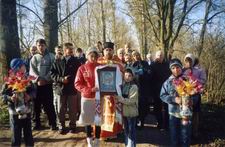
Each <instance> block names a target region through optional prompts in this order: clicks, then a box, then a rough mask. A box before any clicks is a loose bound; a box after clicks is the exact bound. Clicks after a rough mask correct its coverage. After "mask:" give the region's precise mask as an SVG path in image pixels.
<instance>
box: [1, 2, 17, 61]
mask: <svg viewBox="0 0 225 147" xmlns="http://www.w3.org/2000/svg"><path fill="white" fill-rule="evenodd" d="M0 2H1V3H0V17H1V18H0V52H1V58H3V59H6V63H7V65H9V63H10V61H11V59H12V58H15V57H20V56H21V55H20V47H19V36H18V26H17V14H16V1H15V0H0Z"/></svg>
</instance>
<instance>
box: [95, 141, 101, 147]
mask: <svg viewBox="0 0 225 147" xmlns="http://www.w3.org/2000/svg"><path fill="white" fill-rule="evenodd" d="M99 146H100V140H99V139H95V142H94V147H99Z"/></svg>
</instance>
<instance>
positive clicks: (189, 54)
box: [184, 53, 195, 66]
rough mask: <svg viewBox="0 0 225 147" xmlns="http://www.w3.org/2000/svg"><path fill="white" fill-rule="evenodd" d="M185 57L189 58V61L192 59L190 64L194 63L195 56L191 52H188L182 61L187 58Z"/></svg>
mask: <svg viewBox="0 0 225 147" xmlns="http://www.w3.org/2000/svg"><path fill="white" fill-rule="evenodd" d="M187 58H190V59H191V61H192V66H193V65H194V63H195V56H194V55H193V54H191V53H188V54H187V55H186V56H185V57H184V61H185V60H186V59H187Z"/></svg>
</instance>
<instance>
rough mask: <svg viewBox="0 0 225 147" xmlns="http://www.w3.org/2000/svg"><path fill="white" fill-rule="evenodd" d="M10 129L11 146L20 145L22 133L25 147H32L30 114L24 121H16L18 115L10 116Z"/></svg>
mask: <svg viewBox="0 0 225 147" xmlns="http://www.w3.org/2000/svg"><path fill="white" fill-rule="evenodd" d="M10 127H11V130H12V146H20V145H21V138H22V131H23V135H24V141H25V145H26V146H29V147H30V146H34V140H33V135H32V130H31V115H30V114H29V115H28V116H27V118H25V119H18V115H10Z"/></svg>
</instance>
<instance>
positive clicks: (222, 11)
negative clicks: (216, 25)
mask: <svg viewBox="0 0 225 147" xmlns="http://www.w3.org/2000/svg"><path fill="white" fill-rule="evenodd" d="M224 12H225V10H221V11H219V12H217V13H215V14H213V15H212V16H211V17H210V18H208V19H207V22H209V21H210V20H212V19H213V18H214V17H215V16H217V15H219V14H221V13H224Z"/></svg>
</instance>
